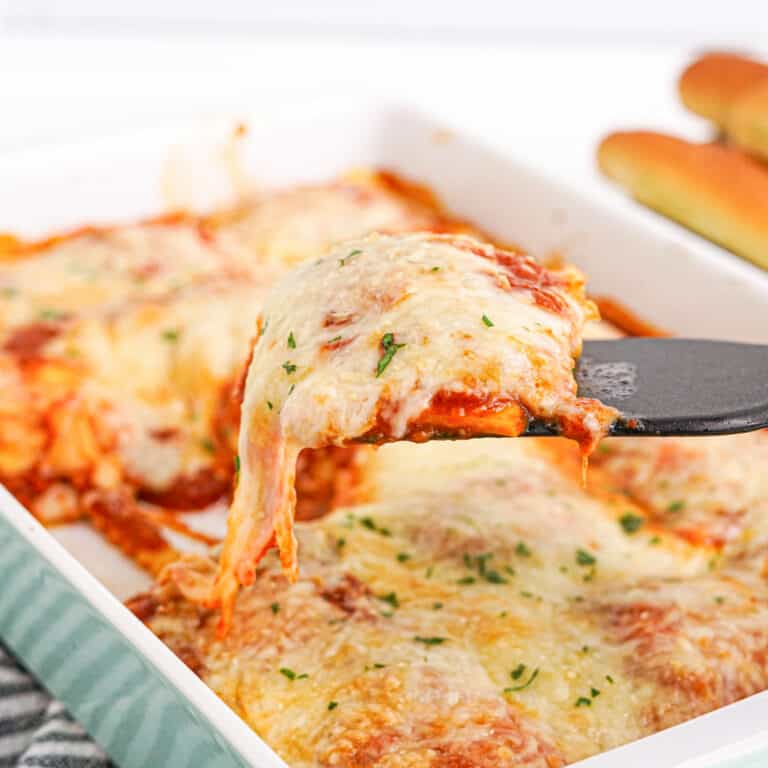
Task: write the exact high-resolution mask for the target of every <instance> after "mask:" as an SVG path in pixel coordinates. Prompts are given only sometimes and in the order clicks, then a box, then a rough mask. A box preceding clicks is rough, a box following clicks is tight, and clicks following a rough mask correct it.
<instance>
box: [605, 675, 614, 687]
mask: <svg viewBox="0 0 768 768" xmlns="http://www.w3.org/2000/svg"><path fill="white" fill-rule="evenodd" d="M605 679H606V680H607V681H608V682H609V683H610V684H611V685H613V678H612V677H611V676H610V675H606V676H605Z"/></svg>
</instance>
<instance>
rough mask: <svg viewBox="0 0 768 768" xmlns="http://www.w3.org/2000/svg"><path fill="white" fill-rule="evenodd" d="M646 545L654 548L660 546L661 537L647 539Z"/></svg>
mask: <svg viewBox="0 0 768 768" xmlns="http://www.w3.org/2000/svg"><path fill="white" fill-rule="evenodd" d="M648 543H649V544H650V545H651V546H652V547H655V546H656V545H657V544H661V536H652V537H651V538H650V539H648Z"/></svg>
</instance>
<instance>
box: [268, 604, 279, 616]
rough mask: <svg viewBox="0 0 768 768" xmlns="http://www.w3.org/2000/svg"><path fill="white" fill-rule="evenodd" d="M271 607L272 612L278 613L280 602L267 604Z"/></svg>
mask: <svg viewBox="0 0 768 768" xmlns="http://www.w3.org/2000/svg"><path fill="white" fill-rule="evenodd" d="M269 607H270V608H271V609H272V613H274V614H278V613H280V603H272V605H270V606H269Z"/></svg>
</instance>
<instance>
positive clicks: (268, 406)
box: [267, 400, 275, 411]
mask: <svg viewBox="0 0 768 768" xmlns="http://www.w3.org/2000/svg"><path fill="white" fill-rule="evenodd" d="M274 407H275V406H274V405H272V402H271V401H270V400H267V408H269V410H270V411H271V410H272V409H273V408H274Z"/></svg>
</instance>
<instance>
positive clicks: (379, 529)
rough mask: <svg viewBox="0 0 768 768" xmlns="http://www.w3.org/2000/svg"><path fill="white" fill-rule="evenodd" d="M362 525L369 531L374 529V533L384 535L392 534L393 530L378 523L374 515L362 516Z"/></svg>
mask: <svg viewBox="0 0 768 768" xmlns="http://www.w3.org/2000/svg"><path fill="white" fill-rule="evenodd" d="M360 525H362V526H363V528H367V529H368V530H369V531H373V532H374V533H380V534H381V535H382V536H391V535H392V531H390V530H389V528H384V527H383V526H379V525H376V522H375V521H374V519H373V518H372V517H369V516H366V517H361V518H360Z"/></svg>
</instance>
